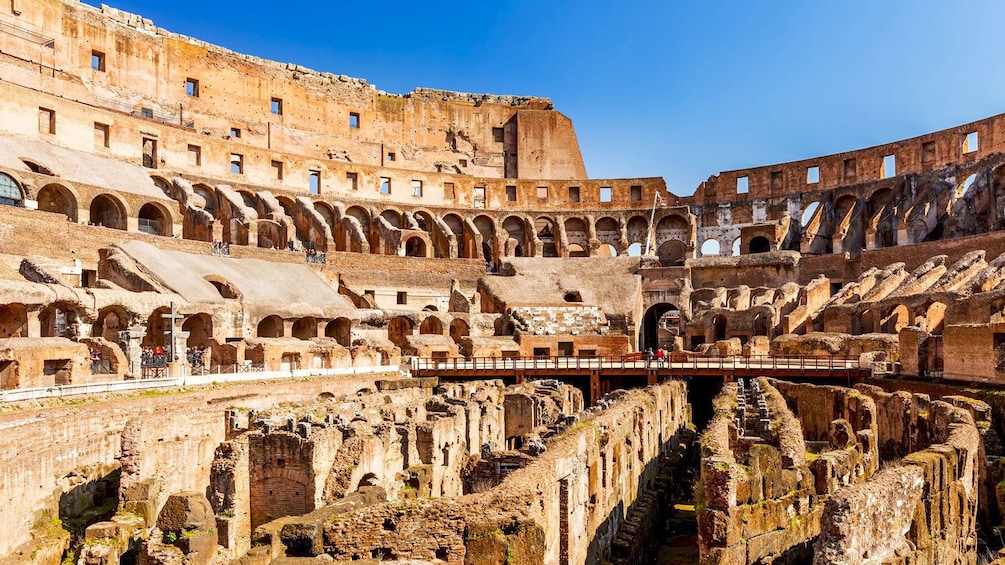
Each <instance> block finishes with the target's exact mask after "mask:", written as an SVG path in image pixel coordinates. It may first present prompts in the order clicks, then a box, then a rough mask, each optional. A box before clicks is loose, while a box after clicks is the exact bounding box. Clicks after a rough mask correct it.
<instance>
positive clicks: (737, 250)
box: [733, 238, 740, 257]
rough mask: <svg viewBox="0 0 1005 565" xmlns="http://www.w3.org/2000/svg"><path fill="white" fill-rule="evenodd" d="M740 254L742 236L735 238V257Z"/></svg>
mask: <svg viewBox="0 0 1005 565" xmlns="http://www.w3.org/2000/svg"><path fill="white" fill-rule="evenodd" d="M739 256H740V238H736V239H734V240H733V257H739Z"/></svg>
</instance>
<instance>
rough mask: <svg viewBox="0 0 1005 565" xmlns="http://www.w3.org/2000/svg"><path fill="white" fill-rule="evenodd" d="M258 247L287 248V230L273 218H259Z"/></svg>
mask: <svg viewBox="0 0 1005 565" xmlns="http://www.w3.org/2000/svg"><path fill="white" fill-rule="evenodd" d="M257 223H258V247H261V248H264V249H284V248H286V230H285V229H284V228H283V225H282V224H280V223H279V222H274V221H272V220H257Z"/></svg>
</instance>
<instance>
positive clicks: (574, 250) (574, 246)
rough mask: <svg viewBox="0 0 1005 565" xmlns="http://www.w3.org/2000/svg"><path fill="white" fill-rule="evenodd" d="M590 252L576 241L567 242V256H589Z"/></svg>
mask: <svg viewBox="0 0 1005 565" xmlns="http://www.w3.org/2000/svg"><path fill="white" fill-rule="evenodd" d="M589 256H590V254H589V253H587V252H586V250H585V249H583V247H582V246H581V245H579V244H578V243H570V244H569V257H589Z"/></svg>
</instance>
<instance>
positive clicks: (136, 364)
mask: <svg viewBox="0 0 1005 565" xmlns="http://www.w3.org/2000/svg"><path fill="white" fill-rule="evenodd" d="M146 335H147V329H146V328H145V327H143V326H132V327H130V328H129V329H127V330H124V331H121V332H119V347H121V348H122V351H123V353H125V354H126V359H128V360H129V370H128V371H127V373H128V374H130V375H132V376H133V377H135V378H139V377H140V376H141V375H142V374H143V366H142V364H141V360H140V354H141V353H142V349H141V347H140V344H141V343H142V342H143V338H144V337H145V336H146Z"/></svg>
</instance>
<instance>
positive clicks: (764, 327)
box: [751, 312, 772, 339]
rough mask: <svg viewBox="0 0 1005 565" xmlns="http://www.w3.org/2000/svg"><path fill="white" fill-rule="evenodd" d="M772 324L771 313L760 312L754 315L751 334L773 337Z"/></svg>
mask: <svg viewBox="0 0 1005 565" xmlns="http://www.w3.org/2000/svg"><path fill="white" fill-rule="evenodd" d="M771 326H772V323H771V315H770V314H769V313H767V312H759V313H758V314H757V315H756V316H754V321H753V323H752V324H751V334H752V335H763V336H767V338H768V339H771Z"/></svg>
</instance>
